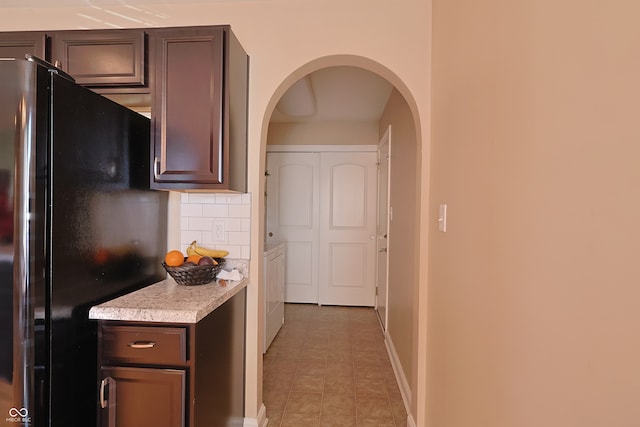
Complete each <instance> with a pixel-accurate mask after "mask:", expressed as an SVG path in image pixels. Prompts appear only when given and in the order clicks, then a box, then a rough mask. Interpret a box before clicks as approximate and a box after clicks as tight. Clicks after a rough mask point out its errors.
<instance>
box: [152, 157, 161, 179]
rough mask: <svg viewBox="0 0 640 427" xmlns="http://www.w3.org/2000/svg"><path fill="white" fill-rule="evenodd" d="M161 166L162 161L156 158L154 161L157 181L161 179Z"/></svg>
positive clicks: (154, 175) (154, 174)
mask: <svg viewBox="0 0 640 427" xmlns="http://www.w3.org/2000/svg"><path fill="white" fill-rule="evenodd" d="M159 166H160V159H159V158H157V157H156V158H154V159H153V177H154V178H155V179H158V178H160V172H159Z"/></svg>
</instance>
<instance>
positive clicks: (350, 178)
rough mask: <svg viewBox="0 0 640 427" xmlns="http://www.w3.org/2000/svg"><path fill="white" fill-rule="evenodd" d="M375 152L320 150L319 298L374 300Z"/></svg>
mask: <svg viewBox="0 0 640 427" xmlns="http://www.w3.org/2000/svg"><path fill="white" fill-rule="evenodd" d="M376 184H377V153H375V152H336V153H321V154H320V209H321V211H320V212H321V213H320V281H319V300H318V302H319V304H323V305H358V306H370V307H373V306H374V305H375V274H376V266H375V263H376V209H377V203H376V198H377V188H376V187H377V185H376Z"/></svg>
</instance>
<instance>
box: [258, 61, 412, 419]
mask: <svg viewBox="0 0 640 427" xmlns="http://www.w3.org/2000/svg"><path fill="white" fill-rule="evenodd" d="M344 66H349V67H357V68H361V69H362V70H364V71H366V72H369V73H373V74H375V75H376V76H377V77H379V78H383V79H384V80H386V81H387V82H388V83H389V84H390V85H391V86H392V90H391V93H390V94H389V96H388V98H387V101H386V103H385V106H384V108H383V112H382V114H381V116H380V117H379V121H378V126H377V128H378V129H377V130H378V132H377V133H376V140H375V143H376V144H377V142H378V140H379V139H380V138H381V137H382V134H383V133H384V132H383V131H381V129H382V128H384V129H387V127H388V125H392V127H397V128H398V129H399V130H400V131H399V132H397V138H398V141H397V143H396V142H394V145H393V146H394V147H395V152H394V150H393V149H392V152H391V157H392V158H393V159H394V165H395V168H394V170H396V171H397V172H395V173H394V172H392V173H391V179H390V185H389V192H390V193H391V200H392V203H391V205H392V208H393V213H392V218H390V223H391V225H390V230H389V233H390V235H391V236H393V234H394V233H397V235H398V239H397V241H396V244H395V246H394V243H393V240H391V241H390V242H389V258H390V267H389V274H390V275H391V276H392V277H394V278H395V279H396V280H394V283H397V284H398V285H397V286H396V287H394V286H390V287H389V293H390V295H391V300H390V303H389V310H388V317H389V324H388V329H387V331H386V335H385V339H386V344H387V348H388V351H389V355H390V359H391V361H392V364H394V367H395V371H396V376H397V377H398V383H399V385H400V390H401V392H402V394H403V398H404V400H405V404H406V405H407V406H408V407H410V406H412V402H411V394H412V393H411V390H412V389H414V388H415V385H414V384H411V382H412V378H414V377H415V374H414V373H413V369H415V368H414V366H413V356H414V355H413V353H414V348H415V346H414V345H413V344H414V340H416V334H417V326H416V325H415V324H414V322H415V320H414V319H415V318H416V317H417V316H414V315H413V314H414V310H415V307H416V306H415V305H414V302H415V301H414V300H415V298H414V296H415V294H416V293H417V291H416V289H417V286H418V265H419V251H418V250H417V248H419V244H418V242H417V240H416V239H417V236H418V235H419V230H418V229H417V227H418V226H419V225H418V224H419V220H418V218H419V204H418V200H419V194H420V188H419V182H420V179H419V176H420V170H421V164H420V155H419V151H420V150H419V148H418V146H419V140H420V137H419V135H418V131H417V129H419V123H418V120H417V115H416V111H417V109H416V107H415V102H414V101H413V99H412V97H411V95H410V93H409V92H408V90H407V89H406V87H405V86H404V85H403V84H402V82H401V80H400V79H399V78H398V77H397V76H396V75H395V74H394V73H392V72H391V71H390V70H388V69H387V68H385V67H384V66H382V65H380V64H379V63H376V62H374V61H371V60H368V59H366V58H362V57H355V56H348V55H344V56H343V55H340V56H332V57H325V58H320V59H318V60H315V61H312V62H310V63H308V64H306V65H305V66H303V67H301V68H299V69H298V70H296V71H295V72H293V73H292V74H291V75H290V76H289V77H287V78H286V79H285V80H284V81H283V82H282V83H281V85H280V86H279V88H278V90H277V91H276V93H274V95H273V97H272V100H271V101H270V104H269V108H268V109H267V114H266V115H265V119H264V120H265V122H264V125H263V129H264V131H265V132H266V136H265V137H263V146H262V150H261V152H262V155H263V156H264V157H263V163H262V164H263V165H264V164H265V163H266V161H265V159H266V152H267V146H268V144H269V136H270V135H269V133H270V131H269V124H270V122H271V121H272V117H273V116H274V115H277V114H280V113H279V112H278V111H277V110H276V106H277V104H278V102H279V101H280V100H281V98H282V97H283V96H284V95H285V94H286V92H287V90H288V89H289V88H292V87H294V86H296V85H300V84H301V83H300V82H301V81H302V80H304V79H305V78H306V76H308V75H311V74H313V73H314V72H317V71H319V70H323V69H330V68H332V67H344ZM395 134H396V132H394V135H395ZM265 172H266V169H265ZM261 175H262V174H261ZM262 209H263V210H262V211H261V213H262V214H263V218H265V221H266V216H265V214H266V209H265V208H264V206H263V207H262ZM285 321H286V320H285Z"/></svg>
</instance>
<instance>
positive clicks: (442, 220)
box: [438, 205, 447, 233]
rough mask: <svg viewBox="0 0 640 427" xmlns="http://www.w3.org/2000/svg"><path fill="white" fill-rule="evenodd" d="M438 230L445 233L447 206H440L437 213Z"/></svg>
mask: <svg viewBox="0 0 640 427" xmlns="http://www.w3.org/2000/svg"><path fill="white" fill-rule="evenodd" d="M438 230H440V231H442V232H443V233H446V231H447V205H440V210H439V213H438Z"/></svg>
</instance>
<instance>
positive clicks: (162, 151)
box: [150, 28, 227, 188]
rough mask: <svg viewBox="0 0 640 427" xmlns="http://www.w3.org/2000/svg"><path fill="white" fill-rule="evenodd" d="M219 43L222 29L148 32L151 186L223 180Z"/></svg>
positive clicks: (209, 182)
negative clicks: (151, 68)
mask: <svg viewBox="0 0 640 427" xmlns="http://www.w3.org/2000/svg"><path fill="white" fill-rule="evenodd" d="M223 44H224V31H223V29H222V28H195V29H186V28H185V29H169V30H158V31H154V32H153V33H152V34H151V35H150V46H151V49H152V50H151V52H150V54H151V57H152V58H153V59H152V60H151V62H152V63H153V64H155V78H154V87H153V91H152V116H153V117H152V121H153V124H152V133H153V136H152V139H153V143H154V148H155V156H154V159H153V161H154V164H153V166H154V178H155V179H154V180H152V181H153V182H154V183H155V184H156V185H155V186H154V187H155V188H172V187H171V184H172V183H173V184H175V183H180V184H179V188H193V186H190V185H189V183H191V184H198V183H199V184H209V185H212V186H216V185H218V186H221V185H223V184H224V183H225V176H224V172H225V171H226V169H227V162H226V160H225V156H224V153H225V152H226V150H227V139H226V138H225V137H224V135H223V108H222V107H223V106H222V99H223V87H222V85H223ZM162 184H165V185H162ZM152 185H153V183H152Z"/></svg>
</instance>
